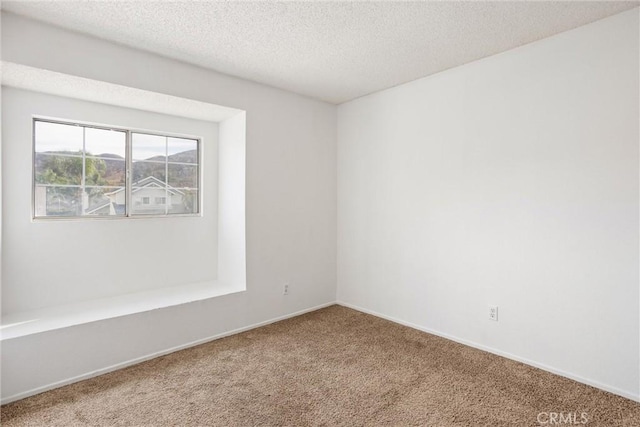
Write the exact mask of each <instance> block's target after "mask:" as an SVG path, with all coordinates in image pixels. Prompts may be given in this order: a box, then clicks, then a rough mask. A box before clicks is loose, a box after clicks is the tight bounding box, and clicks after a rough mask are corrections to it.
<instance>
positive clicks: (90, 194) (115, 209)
mask: <svg viewBox="0 0 640 427" xmlns="http://www.w3.org/2000/svg"><path fill="white" fill-rule="evenodd" d="M86 194H87V197H86V200H87V202H86V203H87V206H86V209H85V215H98V216H102V215H106V216H112V215H124V214H125V197H126V191H125V188H124V187H87V188H86Z"/></svg>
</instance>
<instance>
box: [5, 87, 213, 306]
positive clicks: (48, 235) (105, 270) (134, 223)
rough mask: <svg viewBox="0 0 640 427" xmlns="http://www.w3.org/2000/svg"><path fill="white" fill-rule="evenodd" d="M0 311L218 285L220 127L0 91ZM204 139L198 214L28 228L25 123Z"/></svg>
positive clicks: (28, 127) (28, 157) (29, 143)
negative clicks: (43, 120)
mask: <svg viewBox="0 0 640 427" xmlns="http://www.w3.org/2000/svg"><path fill="white" fill-rule="evenodd" d="M2 104H3V105H2V113H3V116H2V123H3V126H2V151H3V153H4V159H5V162H4V164H3V165H2V166H3V167H2V173H3V178H4V179H3V181H4V182H5V187H4V188H3V197H4V198H5V201H6V204H5V205H4V210H3V212H2V221H3V227H4V230H5V232H4V236H3V239H4V240H3V246H4V247H5V248H7V249H8V250H7V251H6V252H5V253H4V258H3V259H2V262H3V264H4V268H3V276H2V313H3V315H7V314H10V313H15V312H20V311H26V310H33V309H37V308H42V307H47V306H57V305H63V304H68V303H74V302H78V301H86V300H90V299H95V298H104V297H111V296H116V295H122V294H125V293H133V292H139V291H144V290H149V289H154V288H163V287H168V286H177V285H185V284H191V283H199V282H204V281H213V280H215V279H216V278H217V275H218V274H217V262H218V238H217V225H218V224H217V221H218V218H217V217H218V215H217V211H218V203H217V199H218V191H217V189H218V125H217V124H216V123H212V122H205V121H200V120H190V119H186V118H182V117H175V116H167V115H163V114H157V113H150V112H145V111H140V110H132V109H127V108H121V107H114V106H110V105H104V104H97V103H92V102H85V101H79V100H75V99H70V98H62V97H57V96H52V95H45V94H40V93H36V92H30V91H23V90H18V89H13V88H7V87H4V86H3V88H2ZM33 115H39V116H46V117H55V118H60V119H64V120H77V121H83V122H90V123H99V124H107V125H114V126H122V127H130V128H136V129H146V130H154V131H159V132H167V133H177V134H189V135H194V136H200V137H202V152H203V156H202V191H203V210H202V211H203V215H202V216H201V217H184V218H153V219H151V218H145V219H136V220H86V219H85V220H72V221H67V220H64V221H38V220H36V221H32V220H31V215H32V213H31V185H32V164H31V162H32V154H31V152H32V149H33V148H32V147H33V146H32V139H31V138H32V116H33Z"/></svg>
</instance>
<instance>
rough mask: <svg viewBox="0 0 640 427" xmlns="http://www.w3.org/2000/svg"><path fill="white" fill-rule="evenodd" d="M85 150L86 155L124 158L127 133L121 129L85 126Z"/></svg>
mask: <svg viewBox="0 0 640 427" xmlns="http://www.w3.org/2000/svg"><path fill="white" fill-rule="evenodd" d="M85 132H86V133H85V146H84V147H85V148H84V149H85V151H86V154H87V155H93V156H100V157H113V158H117V159H124V157H125V152H126V146H127V142H126V141H127V134H126V133H125V132H121V131H115V130H107V129H95V128H86V130H85Z"/></svg>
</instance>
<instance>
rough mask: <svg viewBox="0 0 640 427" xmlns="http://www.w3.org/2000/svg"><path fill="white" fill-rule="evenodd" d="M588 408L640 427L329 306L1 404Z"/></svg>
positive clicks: (408, 414) (520, 374) (616, 408)
mask: <svg viewBox="0 0 640 427" xmlns="http://www.w3.org/2000/svg"><path fill="white" fill-rule="evenodd" d="M583 412H584V413H586V414H587V415H588V423H587V425H589V426H640V404H637V403H634V402H632V401H630V400H627V399H624V398H621V397H617V396H614V395H612V394H609V393H606V392H603V391H600V390H597V389H595V388H592V387H589V386H586V385H582V384H579V383H576V382H574V381H571V380H568V379H565V378H562V377H558V376H555V375H552V374H549V373H547V372H544V371H541V370H538V369H535V368H531V367H529V366H526V365H523V364H521V363H518V362H514V361H511V360H507V359H504V358H501V357H498V356H494V355H491V354H489V353H485V352H482V351H479V350H475V349H473V348H469V347H466V346H464V345H460V344H456V343H454V342H451V341H448V340H445V339H442V338H438V337H435V336H433V335H429V334H425V333H422V332H419V331H416V330H413V329H410V328H407V327H404V326H400V325H397V324H394V323H391V322H388V321H385V320H382V319H378V318H376V317H373V316H369V315H366V314H362V313H359V312H357V311H353V310H350V309H347V308H343V307H339V306H333V307H329V308H326V309H323V310H319V311H316V312H313V313H310V314H307V315H304V316H300V317H297V318H294V319H290V320H285V321H282V322H279V323H276V324H273V325H270V326H266V327H263V328H260V329H256V330H253V331H249V332H246V333H242V334H239V335H235V336H232V337H228V338H224V339H221V340H218V341H214V342H211V343H208V344H204V345H200V346H198V347H194V348H191V349H188V350H183V351H180V352H177V353H173V354H171V355H168V356H164V357H161V358H158V359H154V360H151V361H148V362H145V363H142V364H139V365H136V366H133V367H130V368H127V369H123V370H120V371H117V372H113V373H110V374H106V375H103V376H100V377H97V378H93V379H90V380H86V381H82V382H80V383H76V384H73V385H70V386H66V387H63V388H60V389H57V390H53V391H50V392H46V393H42V394H40V395H37V396H33V397H30V398H28V399H24V400H21V401H18V402H14V403H12V404H9V405H5V406H3V407H2V425H3V426H6V427H10V426H23V425H27V426H49V425H54V426H66V427H68V426H80V425H99V426H112V425H120V426H167V425H176V426H177V425H180V426H182V425H184V426H333V425H343V426H414V425H428V426H453V425H455V426H475V425H487V426H488V425H490V426H501V425H514V426H537V425H555V424H551V423H549V421H550V420H551V419H550V418H549V417H553V414H551V413H556V414H557V415H556V417H557V418H555V419H556V420H561V421H564V425H567V424H569V423H567V420H568V419H569V420H571V421H572V422H574V423H578V424H579V425H581V424H580V422H581V421H582V420H583V419H582V418H581V417H582V413H583ZM560 413H562V417H563V418H558V417H560ZM539 414H541V415H539ZM538 420H540V421H541V422H543V423H546V424H539V423H538ZM558 425H559V424H558Z"/></svg>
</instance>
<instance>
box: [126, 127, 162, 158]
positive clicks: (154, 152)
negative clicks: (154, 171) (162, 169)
mask: <svg viewBox="0 0 640 427" xmlns="http://www.w3.org/2000/svg"><path fill="white" fill-rule="evenodd" d="M131 150H132V156H133V160H155V161H161V162H164V161H165V160H166V155H167V137H165V136H156V135H147V134H145V133H133V134H131Z"/></svg>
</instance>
